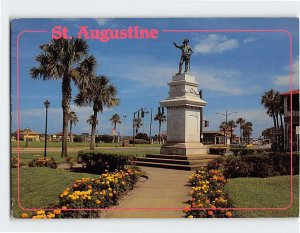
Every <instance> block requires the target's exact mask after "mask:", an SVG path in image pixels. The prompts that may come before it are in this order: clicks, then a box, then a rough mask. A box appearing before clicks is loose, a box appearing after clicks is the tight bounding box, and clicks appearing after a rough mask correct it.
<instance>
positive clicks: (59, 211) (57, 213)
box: [53, 210, 61, 215]
mask: <svg viewBox="0 0 300 233" xmlns="http://www.w3.org/2000/svg"><path fill="white" fill-rule="evenodd" d="M53 213H54V214H56V215H59V214H61V210H53Z"/></svg>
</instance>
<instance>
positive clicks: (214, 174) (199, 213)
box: [184, 168, 236, 218]
mask: <svg viewBox="0 0 300 233" xmlns="http://www.w3.org/2000/svg"><path fill="white" fill-rule="evenodd" d="M189 183H190V185H191V186H192V190H191V192H190V195H191V197H192V199H191V204H190V206H189V207H187V208H185V209H184V212H185V214H186V215H185V217H186V218H224V217H225V218H231V217H235V216H236V214H235V212H233V211H232V210H230V208H231V202H230V200H229V197H228V195H227V194H226V193H224V185H225V184H226V183H227V180H226V179H225V177H224V175H223V174H222V173H221V171H220V170H214V169H211V170H209V171H207V170H206V169H205V168H202V169H200V170H198V171H196V173H195V174H193V175H192V176H190V177H189ZM220 208H225V210H222V209H220Z"/></svg>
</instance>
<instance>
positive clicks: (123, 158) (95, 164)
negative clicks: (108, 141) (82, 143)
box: [78, 150, 135, 171]
mask: <svg viewBox="0 0 300 233" xmlns="http://www.w3.org/2000/svg"><path fill="white" fill-rule="evenodd" d="M134 158H135V156H134V155H130V154H114V153H106V152H99V151H93V150H87V151H79V152H78V160H80V161H82V163H83V165H84V166H85V167H86V168H87V169H96V170H98V171H104V170H108V171H114V170H116V169H124V166H125V165H127V164H129V163H130V162H131V161H133V160H134Z"/></svg>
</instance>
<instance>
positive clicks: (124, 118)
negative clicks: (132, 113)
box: [123, 115, 127, 141]
mask: <svg viewBox="0 0 300 233" xmlns="http://www.w3.org/2000/svg"><path fill="white" fill-rule="evenodd" d="M126 117H127V116H126V115H123V124H124V126H123V141H124V138H125V130H126V126H125V123H126V122H125V120H126Z"/></svg>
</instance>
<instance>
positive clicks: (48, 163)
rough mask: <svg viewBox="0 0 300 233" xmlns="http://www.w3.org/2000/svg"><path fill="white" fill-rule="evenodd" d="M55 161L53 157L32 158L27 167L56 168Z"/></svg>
mask: <svg viewBox="0 0 300 233" xmlns="http://www.w3.org/2000/svg"><path fill="white" fill-rule="evenodd" d="M57 165H58V164H57V162H55V160H54V159H53V158H51V159H48V158H37V159H33V160H31V161H30V162H29V163H28V166H29V167H50V168H54V169H55V168H57Z"/></svg>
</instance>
